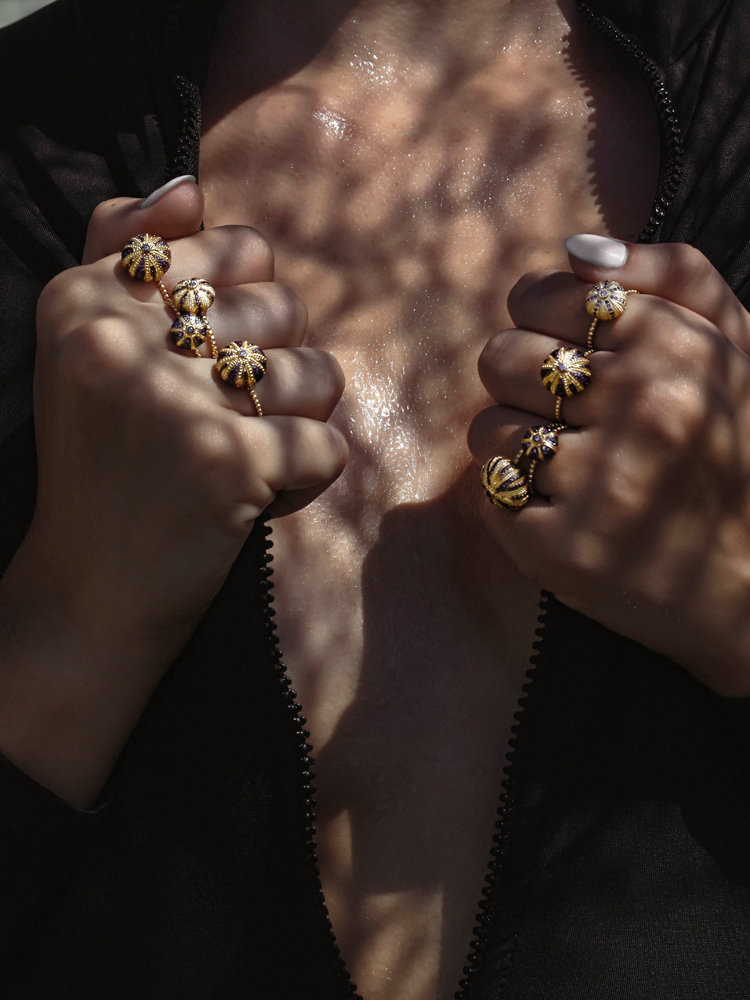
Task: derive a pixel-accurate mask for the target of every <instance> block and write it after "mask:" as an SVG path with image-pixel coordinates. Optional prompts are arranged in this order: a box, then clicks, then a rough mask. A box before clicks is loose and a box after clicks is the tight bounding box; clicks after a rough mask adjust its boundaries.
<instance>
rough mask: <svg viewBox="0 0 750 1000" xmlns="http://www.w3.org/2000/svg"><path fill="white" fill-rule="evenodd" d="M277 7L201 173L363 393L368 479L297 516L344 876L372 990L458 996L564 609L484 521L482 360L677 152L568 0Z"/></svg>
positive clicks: (622, 232)
mask: <svg viewBox="0 0 750 1000" xmlns="http://www.w3.org/2000/svg"><path fill="white" fill-rule="evenodd" d="M254 8H255V12H254V13H253V14H252V15H251V13H250V11H249V5H243V3H242V0H236V2H235V3H234V4H230V5H229V7H228V10H227V11H226V14H225V18H224V21H223V25H222V30H221V32H220V35H219V39H218V42H217V44H216V47H215V50H214V58H213V62H212V68H211V72H210V76H209V84H208V88H207V91H206V94H205V103H204V139H203V145H202V160H201V172H202V173H201V183H202V186H203V188H204V190H205V193H206V213H205V223H206V225H207V226H208V227H210V226H215V225H221V224H224V223H229V222H232V223H242V224H245V225H251V226H255V227H257V228H258V229H259V230H260V231H261V232H262V233H263V234H264V235H265V236H266V237H267V238H268V239H269V240H270V242H271V244H272V246H273V248H274V250H275V252H276V260H277V270H276V276H277V278H278V279H279V280H281V281H284V282H286V283H287V284H289V285H290V286H291V287H292V288H293V289H294V290H295V291H296V292H297V293H298V294H299V295H300V296H301V297H302V298H303V299H304V301H305V303H306V304H307V307H308V309H309V314H310V330H309V334H308V337H307V341H306V343H308V344H310V345H314V346H316V347H321V348H323V349H325V350H329V351H331V352H332V353H333V354H334V355H335V356H336V358H337V360H338V361H339V363H340V364H341V366H342V368H343V370H344V372H345V375H346V378H347V389H346V392H345V395H344V398H343V400H342V402H341V403H340V404H339V407H338V408H337V410H336V411H335V413H334V417H333V421H334V423H335V424H336V426H338V427H339V428H340V429H341V430H342V431H343V432H344V433H345V435H346V437H347V439H348V441H349V444H350V447H351V458H350V461H349V464H348V466H347V469H346V471H345V473H344V475H343V476H342V477H341V479H340V480H339V481H338V482H337V483H336V484H335V485H334V486H333V487H332V488H331V489H330V490H328V491H327V492H326V493H325V494H324V496H323V497H322V498H320V499H319V500H318V501H317V502H316V503H315V504H313V505H312V506H311V507H310V508H308V509H306V510H304V511H301V512H299V513H298V514H295V515H292V516H290V517H288V518H285V519H283V520H281V521H276V522H274V544H275V553H276V557H277V558H276V562H275V576H274V582H275V588H276V607H277V610H278V618H277V621H278V624H279V630H280V636H281V644H282V649H283V652H284V656H285V660H286V662H287V664H288V666H289V669H290V672H291V674H292V677H293V681H294V685H295V688H296V689H297V691H298V693H299V700H300V701H301V702H302V705H303V710H304V713H305V715H306V716H307V718H308V720H309V728H310V729H311V731H312V741H313V743H314V745H315V756H316V771H317V786H318V801H319V816H320V822H319V826H318V844H319V854H320V861H321V869H322V881H323V886H324V890H325V894H326V900H327V903H328V906H329V909H330V912H331V917H332V920H333V924H334V929H335V932H336V935H337V938H338V941H339V944H340V946H341V949H342V953H343V956H344V958H345V960H346V962H347V966H348V968H349V970H350V971H351V973H352V975H353V978H354V980H355V982H356V983H357V984H358V988H359V992H360V993H361V994H362V995H363V996H364V997H365V998H366V1000H406V998H409V1000H447V998H448V997H450V996H452V994H453V992H454V991H455V989H456V988H457V985H458V981H459V979H460V978H461V969H462V967H463V965H464V960H465V956H466V952H467V950H468V944H469V940H470V938H471V929H472V927H473V926H474V915H475V913H476V910H477V901H478V899H479V895H480V889H481V884H482V879H483V875H484V872H485V870H486V865H487V861H488V858H489V848H490V844H491V834H492V830H493V822H494V818H495V809H496V806H497V797H498V793H499V790H500V781H501V777H502V767H503V757H504V753H505V748H506V744H507V739H508V736H509V729H510V726H511V724H512V716H513V712H514V711H515V708H516V703H517V700H518V696H519V694H520V687H521V684H522V683H523V679H524V674H525V671H526V669H527V667H528V661H529V656H530V654H531V652H532V642H533V639H534V629H535V627H536V616H537V613H538V612H537V604H538V599H539V593H538V590H537V588H536V587H535V586H534V585H532V584H530V583H529V582H527V581H526V580H524V579H523V578H522V577H521V576H520V575H519V573H518V572H517V571H516V570H515V568H514V567H513V564H512V563H511V562H510V561H509V560H508V559H507V558H506V557H505V556H504V555H503V554H502V551H501V549H500V548H499V547H497V546H494V545H492V544H488V535H487V532H486V528H485V526H484V524H483V523H482V521H481V514H480V508H481V505H482V504H483V503H485V501H484V498H483V496H482V493H481V490H480V489H479V488H478V476H477V473H476V469H475V467H474V465H473V464H472V462H471V456H470V453H469V451H468V448H467V444H466V433H467V430H468V427H469V425H470V423H471V421H472V419H473V418H474V416H475V415H476V414H477V412H479V411H480V410H481V409H482V408H483V407H486V406H487V405H488V404H489V403H490V402H491V400H490V399H489V397H488V395H487V394H486V392H485V390H484V389H483V387H482V385H481V383H480V381H479V379H478V377H477V359H478V356H479V354H480V352H481V351H482V348H483V347H484V346H485V344H486V342H487V340H488V338H489V337H490V336H491V335H492V333H494V332H495V331H497V330H501V329H504V328H507V327H510V326H512V325H513V324H512V322H511V321H510V319H509V317H508V314H507V311H506V298H507V294H508V291H509V289H510V288H511V286H512V285H513V284H514V283H515V282H516V281H517V279H518V278H519V277H520V276H521V275H522V274H523V273H524V272H526V271H529V270H532V269H536V268H543V267H559V268H565V267H566V266H567V264H566V258H565V254H564V251H563V240H564V238H565V237H566V236H567V235H569V234H571V233H578V232H598V233H602V234H609V235H614V236H617V237H620V238H623V239H633V238H635V236H636V234H637V233H638V231H639V230H640V228H641V227H642V226H643V224H644V223H645V222H646V220H647V218H648V216H649V212H650V205H651V200H652V197H653V193H654V190H655V185H656V170H657V154H656V150H657V147H658V135H657V130H656V126H655V123H654V121H653V112H652V110H651V104H650V99H649V98H648V96H647V95H646V94H645V93H644V88H643V85H642V84H641V83H640V81H639V80H638V78H637V74H636V71H635V69H634V67H633V66H632V65H629V64H628V65H626V66H620V65H619V64H618V63H617V62H616V57H615V56H614V54H613V52H612V50H611V48H605V47H604V45H603V43H602V41H601V39H599V38H598V37H596V36H592V35H590V34H589V32H588V29H587V28H585V26H584V25H583V24H582V23H580V21H579V20H577V17H576V15H575V13H574V11H573V9H572V5H568V4H567V3H565V4H562V5H561V7H558V6H557V4H555V3H554V2H552V0H534V2H525V3H523V4H521V3H517V4H514V3H510V2H505V0H500V2H492V3H484V2H480V0H473V2H467V0H462V2H460V3H459V2H458V0H456V2H434V3H427V2H420V3H417V2H410V0H407V2H400V3H386V2H382V0H372V2H370V3H363V4H359V5H357V4H354V3H346V2H341V3H339V4H335V3H332V2H331V3H319V4H315V5H310V4H303V3H299V4H297V3H295V2H292V0H290V2H287V3H285V4H279V3H271V2H270V0H269V2H268V3H260V4H257V5H254ZM282 40H283V44H281V43H282ZM267 53H273V58H270V57H269V56H267ZM280 53H283V55H281V56H280V55H279V54H280ZM279 58H282V59H283V58H286V59H287V60H288V62H287V64H279V62H278V60H279ZM238 332H239V331H238ZM540 361H541V358H540Z"/></svg>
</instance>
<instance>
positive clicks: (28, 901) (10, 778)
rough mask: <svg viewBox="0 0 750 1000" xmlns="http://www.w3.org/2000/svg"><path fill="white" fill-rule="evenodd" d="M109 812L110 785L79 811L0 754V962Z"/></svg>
mask: <svg viewBox="0 0 750 1000" xmlns="http://www.w3.org/2000/svg"><path fill="white" fill-rule="evenodd" d="M111 810H112V806H111V786H110V785H109V784H107V785H106V786H105V788H104V789H103V791H102V794H101V795H100V797H99V800H98V801H97V803H96V804H95V806H94V808H93V809H79V808H77V807H76V806H73V805H71V804H70V803H69V802H66V801H65V800H64V799H61V798H60V797H59V796H57V795H55V794H54V792H51V791H49V790H48V789H47V788H45V787H44V786H43V785H40V784H38V783H37V782H36V781H34V780H33V779H32V778H30V777H29V776H28V775H27V774H25V773H24V772H23V771H21V770H20V769H19V768H17V767H16V766H15V764H13V763H12V762H11V761H10V760H8V758H7V757H5V756H3V755H2V754H0V879H1V880H2V885H3V889H2V896H1V897H0V898H1V899H2V906H1V907H0V962H2V960H3V958H4V957H5V956H6V955H7V954H9V953H10V952H12V950H13V947H14V944H15V943H16V941H17V940H18V938H19V936H20V935H22V933H23V931H24V930H25V929H26V928H27V927H28V926H29V925H30V924H31V923H33V921H34V919H35V917H36V916H37V915H38V914H41V913H42V912H43V910H44V909H45V907H46V905H47V904H48V902H49V901H50V900H51V899H52V898H53V897H54V895H55V894H56V893H57V892H58V891H59V890H60V889H61V888H63V887H64V885H65V882H66V880H67V878H68V876H69V875H70V874H71V872H72V871H73V870H74V869H75V866H76V864H77V862H78V861H79V860H80V859H82V858H83V857H84V856H85V854H86V853H87V852H88V851H89V850H90V849H91V847H92V846H93V845H94V843H95V842H96V840H97V839H98V838H99V837H100V836H101V834H102V831H103V830H104V828H105V827H106V825H107V823H108V820H109V817H110V814H111Z"/></svg>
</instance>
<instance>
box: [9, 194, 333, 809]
mask: <svg viewBox="0 0 750 1000" xmlns="http://www.w3.org/2000/svg"><path fill="white" fill-rule="evenodd" d="M202 212H203V200H202V196H201V192H200V189H199V188H198V186H197V185H196V184H194V183H193V182H192V181H187V182H185V183H182V184H180V185H178V186H177V187H175V188H173V189H171V190H169V191H168V192H167V193H166V194H164V195H163V196H162V197H161V198H160V199H159V200H158V201H157V202H156V203H155V204H153V205H152V206H151V207H148V208H145V209H142V208H140V207H139V202H138V201H137V200H135V199H117V200H115V201H112V202H106V203H103V204H102V205H100V206H99V207H98V208H97V210H96V211H95V213H94V216H93V218H92V220H91V224H90V227H89V234H88V240H87V247H86V254H85V257H84V264H83V266H81V267H78V268H73V269H71V270H68V271H65V272H63V273H61V274H60V275H58V276H57V277H56V278H54V279H53V280H52V281H51V282H50V283H49V285H47V287H46V288H45V289H44V291H43V293H42V296H41V299H40V302H39V309H38V351H37V368H36V376H35V395H36V406H35V411H36V428H37V440H38V454H39V494H38V502H37V508H36V512H35V515H34V519H33V522H32V526H31V529H30V531H29V534H28V536H27V538H26V540H25V541H24V543H23V545H22V547H21V549H20V550H19V552H18V553H17V555H16V558H15V560H14V562H13V564H12V565H11V568H10V570H9V572H8V574H7V575H6V578H5V579H4V580H3V582H2V591H3V593H2V602H3V604H4V605H5V608H6V613H5V614H4V615H3V618H4V619H5V621H4V623H3V627H2V628H0V658H2V660H3V667H2V671H0V695H2V694H3V687H2V686H3V684H7V683H8V682H9V681H8V679H9V678H10V677H14V676H17V677H20V676H23V677H25V678H26V682H28V679H29V676H33V675H35V674H36V673H38V672H39V669H40V666H39V662H40V660H41V662H43V663H44V664H45V666H44V667H43V668H42V669H43V673H44V675H45V676H48V675H50V674H51V675H52V676H53V677H54V678H55V682H56V683H59V682H60V678H59V677H56V676H55V671H56V669H58V670H61V671H63V672H65V671H70V670H72V671H73V674H74V676H76V677H78V678H79V681H80V684H84V685H86V684H89V685H90V682H91V676H90V674H91V671H92V670H93V671H94V674H95V675H96V676H97V678H101V677H102V676H103V675H104V674H109V673H112V674H113V675H114V674H117V676H118V678H119V680H118V682H117V683H119V684H120V685H121V686H123V685H125V686H127V683H128V676H132V679H133V684H134V685H135V686H136V687H138V688H139V690H141V689H142V690H143V691H145V690H149V691H150V690H152V689H153V686H154V685H155V683H156V682H157V681H158V679H159V678H160V676H161V674H162V673H163V672H164V670H165V669H166V668H167V666H168V665H169V663H170V662H171V660H172V659H173V658H174V656H175V655H176V654H177V653H178V652H179V650H180V649H181V648H182V646H183V645H184V644H185V642H186V641H187V639H188V637H189V635H190V633H191V632H192V630H193V629H194V628H195V626H196V624H197V622H198V620H199V619H200V617H201V615H202V614H203V613H204V611H205V610H206V608H207V606H208V604H209V603H210V601H211V600H212V598H213V597H214V596H215V594H216V593H217V591H218V590H219V588H220V586H221V584H222V582H223V580H224V579H225V577H226V575H227V573H228V572H229V569H230V568H231V566H232V563H233V562H234V560H235V558H236V557H237V555H238V553H239V550H240V548H241V547H242V544H243V542H244V541H245V539H246V537H247V535H248V534H249V532H250V530H251V528H252V525H253V522H254V520H255V518H257V517H258V515H259V514H261V513H262V512H263V511H264V510H266V509H268V510H269V511H270V513H271V514H272V515H277V516H278V515H280V514H284V513H288V512H290V511H292V510H296V509H298V508H300V507H302V506H304V505H305V504H307V503H309V502H310V501H311V500H312V499H314V498H315V497H316V496H317V495H318V494H319V493H321V492H322V491H323V490H324V489H325V488H326V487H327V486H328V485H330V483H332V482H333V481H334V480H335V479H336V477H337V476H338V475H339V474H340V473H341V471H342V469H343V467H344V465H345V463H346V459H347V446H346V442H345V440H344V439H343V437H342V436H341V434H340V433H339V432H338V431H336V430H335V429H334V428H332V427H331V426H329V424H328V423H327V422H326V421H327V420H328V418H329V416H330V415H331V412H332V410H333V408H334V407H335V405H336V403H337V402H338V399H339V397H340V395H341V392H342V390H343V382H344V380H343V375H342V373H341V369H340V368H339V366H338V364H337V363H336V361H335V360H334V359H333V358H332V357H331V356H330V355H328V354H326V353H324V352H322V351H318V350H313V349H310V348H305V347H302V346H301V344H302V341H303V338H304V335H305V330H306V322H307V314H306V310H305V307H304V305H303V304H302V302H301V301H300V300H299V299H298V298H297V296H296V295H294V293H293V292H291V291H290V290H289V289H288V288H286V287H285V286H283V285H280V284H277V283H275V282H274V281H273V254H272V252H271V249H270V247H269V245H268V244H267V242H266V241H265V240H264V238H263V237H262V236H261V235H260V234H259V233H258V232H256V231H255V230H253V229H249V228H246V227H243V226H226V227H221V228H218V229H213V230H207V231H204V232H197V229H198V227H199V225H200V220H201V217H202ZM142 232H150V233H154V234H157V235H160V236H162V237H164V238H165V239H167V240H168V241H169V242H170V246H171V249H172V265H171V268H170V270H169V272H168V274H167V275H165V278H164V283H165V285H166V286H167V288H169V289H171V288H172V287H173V286H174V285H175V284H176V283H177V282H178V281H180V280H182V279H183V278H189V277H201V278H205V279H207V280H208V281H209V282H210V284H212V285H213V286H214V288H215V289H216V292H217V295H216V302H215V305H214V307H213V308H212V310H211V313H210V319H211V324H212V327H213V330H214V334H215V336H216V338H217V341H218V343H219V345H220V346H222V345H224V344H226V343H228V342H229V341H230V340H238V339H240V340H243V339H244V340H249V341H252V342H253V343H257V344H259V345H260V346H261V347H262V348H263V349H264V350H265V351H266V353H267V356H268V368H267V373H266V375H265V377H264V379H263V380H262V381H261V382H260V383H259V384H258V386H257V387H256V392H257V394H258V397H259V399H260V401H261V404H262V407H263V411H264V414H265V415H264V416H263V417H262V418H259V417H258V416H257V415H255V409H254V406H253V402H252V399H251V398H250V395H249V393H248V392H247V390H239V389H235V388H233V387H231V386H228V385H227V384H226V383H223V382H222V381H221V379H220V378H218V377H217V374H216V372H215V371H214V363H213V360H212V359H211V358H209V357H206V358H205V359H198V358H196V357H195V356H194V355H193V354H191V353H189V352H185V351H181V350H179V349H178V348H176V347H175V346H174V345H173V344H172V342H171V340H170V338H169V334H168V331H169V327H170V325H171V321H172V318H173V316H172V314H171V312H170V311H169V309H168V308H167V307H166V306H165V304H164V302H163V300H162V298H161V296H160V294H159V291H158V289H157V288H156V286H155V284H153V283H149V284H145V283H141V282H138V281H136V280H135V279H133V278H131V277H129V276H128V275H127V273H126V272H125V270H124V269H123V267H122V266H121V263H120V254H119V250H120V248H121V247H122V246H123V245H124V244H125V242H127V240H128V238H129V237H130V236H133V235H135V234H136V233H142ZM8 614H11V615H12V616H13V617H12V622H11V621H9V618H8ZM24 621H25V622H26V626H25V628H24V624H23V623H24ZM9 630H10V631H9ZM26 632H29V633H30V634H29V635H26ZM19 636H20V646H19ZM24 636H25V639H24ZM44 636H46V637H48V639H51V651H50V650H47V651H46V652H43V653H42V655H41V657H38V656H37V657H36V659H35V658H34V657H33V656H32V657H31V658H30V657H29V650H30V648H34V647H36V648H37V651H39V641H40V637H44ZM3 637H4V638H5V641H3ZM56 639H57V640H58V641H57V647H56V644H55V640H56ZM43 644H44V643H43V642H42V645H43ZM55 648H58V653H59V656H58V663H57V668H56V666H55V656H54V650H55ZM24 650H25V652H24ZM87 665H88V670H89V673H88V674H87V673H86V667H87ZM19 670H20V671H21V675H19V674H18V671H19ZM29 671H30V672H31V674H29ZM112 683H113V681H112V679H110V682H109V686H110V687H111V686H112ZM106 686H107V685H106V684H105V687H106ZM22 687H23V685H22ZM24 690H25V688H24ZM6 693H7V692H6ZM27 694H28V692H27V693H26V694H24V695H23V697H24V698H26V697H27ZM139 697H140V700H142V694H141V695H140V696H139ZM0 700H2V699H0ZM11 700H12V699H11ZM6 704H7V701H6ZM4 724H5V725H4ZM14 725H15V721H14V719H11V718H10V717H9V715H8V713H7V712H2V714H0V749H3V750H4V752H5V753H6V754H8V755H9V756H12V754H9V753H8V749H7V732H8V726H10V728H11V729H13V727H14ZM125 735H127V734H125ZM11 742H12V738H11ZM30 773H31V772H30ZM48 784H49V782H48ZM61 794H64V792H63V793H61ZM75 797H76V798H81V797H82V798H84V799H86V798H88V797H89V796H88V795H87V794H85V793H84V794H83V795H82V796H81V795H76V796H75Z"/></svg>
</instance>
